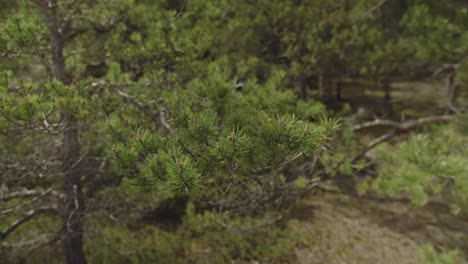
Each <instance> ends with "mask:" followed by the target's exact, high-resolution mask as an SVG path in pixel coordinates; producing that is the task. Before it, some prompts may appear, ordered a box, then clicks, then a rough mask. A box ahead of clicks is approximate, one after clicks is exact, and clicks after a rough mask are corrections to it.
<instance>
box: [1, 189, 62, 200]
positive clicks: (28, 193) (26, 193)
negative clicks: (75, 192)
mask: <svg viewBox="0 0 468 264" xmlns="http://www.w3.org/2000/svg"><path fill="white" fill-rule="evenodd" d="M45 195H52V196H53V197H55V198H57V199H63V198H65V196H64V195H63V194H61V193H59V192H56V191H53V190H52V188H48V189H46V190H23V191H18V192H12V193H9V194H7V195H3V196H0V201H3V202H6V201H9V200H11V199H15V198H28V197H41V196H45Z"/></svg>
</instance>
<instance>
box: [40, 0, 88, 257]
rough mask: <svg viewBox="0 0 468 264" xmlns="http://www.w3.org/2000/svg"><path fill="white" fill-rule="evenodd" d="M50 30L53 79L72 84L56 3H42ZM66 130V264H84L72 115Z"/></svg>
mask: <svg viewBox="0 0 468 264" xmlns="http://www.w3.org/2000/svg"><path fill="white" fill-rule="evenodd" d="M38 3H39V5H40V7H41V9H42V10H43V13H44V17H45V22H46V24H47V28H48V36H49V42H50V48H51V55H52V56H51V57H52V58H51V60H52V67H51V68H52V75H53V78H54V79H55V80H57V81H59V82H62V83H63V84H69V83H70V81H69V80H68V79H67V77H66V74H65V59H64V56H63V48H64V38H63V34H61V32H60V29H59V19H58V17H57V7H58V6H57V1H56V0H48V1H39V2H38ZM62 116H63V122H65V123H66V124H67V129H65V131H64V132H63V160H62V170H63V185H64V191H65V197H66V200H65V204H64V208H63V213H62V214H63V215H62V221H63V224H62V225H63V226H62V243H63V250H64V255H65V263H67V264H85V263H86V258H85V255H84V251H83V214H84V206H85V205H84V197H83V188H82V182H81V173H80V167H81V166H80V143H79V140H78V135H79V131H78V128H77V127H76V126H75V123H76V121H77V120H76V118H75V117H74V116H73V114H72V113H62Z"/></svg>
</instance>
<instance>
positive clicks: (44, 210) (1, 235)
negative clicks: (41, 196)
mask: <svg viewBox="0 0 468 264" xmlns="http://www.w3.org/2000/svg"><path fill="white" fill-rule="evenodd" d="M57 212H58V211H57V207H54V206H45V207H39V208H36V209H34V210H29V211H27V212H26V213H24V214H23V216H22V217H21V218H19V219H17V220H15V221H14V222H13V223H11V224H10V225H9V226H7V227H6V228H5V229H3V230H2V231H1V232H0V240H4V239H5V238H7V236H8V235H9V234H10V233H11V232H13V231H15V230H16V229H17V228H18V227H20V226H21V225H22V224H24V223H26V222H28V221H29V220H31V219H33V218H34V217H35V216H37V215H41V214H49V215H53V214H56V213H57Z"/></svg>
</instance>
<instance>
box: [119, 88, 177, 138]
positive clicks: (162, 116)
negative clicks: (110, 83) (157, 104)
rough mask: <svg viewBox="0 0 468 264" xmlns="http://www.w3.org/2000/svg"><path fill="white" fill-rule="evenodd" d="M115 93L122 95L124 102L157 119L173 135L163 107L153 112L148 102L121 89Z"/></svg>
mask: <svg viewBox="0 0 468 264" xmlns="http://www.w3.org/2000/svg"><path fill="white" fill-rule="evenodd" d="M116 93H117V95H119V96H120V97H122V98H123V100H124V101H125V102H127V103H130V104H133V105H135V106H136V107H138V108H139V109H140V110H142V111H143V112H144V113H145V114H146V115H148V116H149V117H151V118H152V119H154V120H157V121H158V122H159V124H160V125H161V126H162V127H164V128H165V129H166V130H167V131H168V132H169V134H171V135H174V130H172V128H171V126H170V125H169V123H168V122H167V110H166V109H165V108H163V109H161V110H160V111H159V112H154V111H152V110H151V107H150V105H149V104H147V103H143V102H141V101H140V100H138V99H136V98H135V97H133V96H131V95H129V94H127V93H124V92H122V91H116Z"/></svg>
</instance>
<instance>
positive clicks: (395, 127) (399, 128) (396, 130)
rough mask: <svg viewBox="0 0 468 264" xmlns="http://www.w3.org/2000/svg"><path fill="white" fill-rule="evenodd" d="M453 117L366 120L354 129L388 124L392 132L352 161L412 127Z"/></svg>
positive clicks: (375, 141) (367, 147)
mask: <svg viewBox="0 0 468 264" xmlns="http://www.w3.org/2000/svg"><path fill="white" fill-rule="evenodd" d="M452 119H453V115H440V116H428V117H422V118H419V119H416V120H411V121H406V122H403V123H399V122H395V121H392V120H382V119H377V120H374V121H370V122H365V123H362V124H360V125H357V126H354V127H353V130H354V131H359V130H363V129H366V128H372V127H379V126H388V127H391V128H392V130H391V131H390V132H387V133H386V134H384V135H382V136H380V137H378V138H376V139H374V140H373V141H371V142H370V143H369V144H367V145H366V146H365V147H364V148H363V149H362V150H361V151H359V153H358V154H357V155H355V156H354V157H353V158H352V159H351V160H350V162H351V163H355V162H356V161H358V160H360V159H361V158H363V157H364V156H365V155H366V154H367V152H369V151H370V150H372V149H373V148H375V147H377V146H378V145H380V144H381V143H383V142H386V141H388V140H389V139H391V138H393V137H394V136H396V135H399V134H401V133H405V132H408V131H410V130H412V129H415V128H418V127H421V126H423V125H426V124H429V123H436V122H448V121H450V120H452ZM344 162H345V161H342V162H339V163H338V165H337V166H336V168H337V169H338V168H339V167H340V166H341V165H343V163H344Z"/></svg>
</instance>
